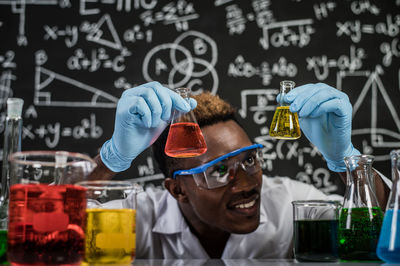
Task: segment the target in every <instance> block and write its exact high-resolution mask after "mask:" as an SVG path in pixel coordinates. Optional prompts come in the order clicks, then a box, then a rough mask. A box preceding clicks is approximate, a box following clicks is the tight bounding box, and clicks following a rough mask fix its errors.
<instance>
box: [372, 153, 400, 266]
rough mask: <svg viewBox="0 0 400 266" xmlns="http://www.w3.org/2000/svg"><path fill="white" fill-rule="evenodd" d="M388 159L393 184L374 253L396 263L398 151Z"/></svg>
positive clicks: (399, 240)
mask: <svg viewBox="0 0 400 266" xmlns="http://www.w3.org/2000/svg"><path fill="white" fill-rule="evenodd" d="M390 157H391V161H392V181H393V184H392V190H391V191H390V195H389V200H388V203H387V206H386V212H385V217H384V218H383V225H382V229H381V234H380V236H379V242H378V247H377V249H376V253H377V254H378V257H379V258H380V259H381V260H384V261H386V262H388V263H396V262H397V263H398V262H400V206H399V205H400V181H399V179H400V150H393V151H391V153H390Z"/></svg>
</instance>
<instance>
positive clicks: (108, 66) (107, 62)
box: [103, 60, 113, 68]
mask: <svg viewBox="0 0 400 266" xmlns="http://www.w3.org/2000/svg"><path fill="white" fill-rule="evenodd" d="M112 65H113V63H112V61H111V60H107V61H104V64H103V66H104V68H111V67H112Z"/></svg>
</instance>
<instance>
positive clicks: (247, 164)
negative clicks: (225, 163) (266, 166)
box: [243, 154, 256, 167]
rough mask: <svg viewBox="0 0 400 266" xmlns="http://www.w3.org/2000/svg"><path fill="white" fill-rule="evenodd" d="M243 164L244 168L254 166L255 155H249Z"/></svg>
mask: <svg viewBox="0 0 400 266" xmlns="http://www.w3.org/2000/svg"><path fill="white" fill-rule="evenodd" d="M243 164H244V166H245V167H251V166H254V165H255V164H256V155H255V154H251V155H250V156H249V157H247V158H246V159H245V160H244V161H243Z"/></svg>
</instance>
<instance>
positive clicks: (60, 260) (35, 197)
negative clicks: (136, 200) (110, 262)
mask: <svg viewBox="0 0 400 266" xmlns="http://www.w3.org/2000/svg"><path fill="white" fill-rule="evenodd" d="M95 166H96V164H95V162H94V161H93V160H92V159H91V158H90V157H88V156H86V155H83V154H79V153H70V152H65V151H23V152H16V153H13V154H11V155H10V197H9V199H10V202H9V223H8V250H7V257H8V261H9V262H10V263H11V264H17V265H79V264H80V262H81V261H82V259H83V253H84V239H85V231H84V230H85V211H86V189H85V188H84V187H82V186H78V185H75V183H76V182H78V181H82V180H85V178H86V177H87V176H88V174H89V173H90V172H91V171H92V170H93V168H94V167H95Z"/></svg>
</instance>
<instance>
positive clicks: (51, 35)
mask: <svg viewBox="0 0 400 266" xmlns="http://www.w3.org/2000/svg"><path fill="white" fill-rule="evenodd" d="M44 29H45V31H46V32H47V33H46V34H45V35H44V39H45V40H48V39H49V38H51V39H53V40H57V33H56V32H57V26H54V27H52V28H50V27H49V26H47V25H45V26H44Z"/></svg>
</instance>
